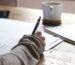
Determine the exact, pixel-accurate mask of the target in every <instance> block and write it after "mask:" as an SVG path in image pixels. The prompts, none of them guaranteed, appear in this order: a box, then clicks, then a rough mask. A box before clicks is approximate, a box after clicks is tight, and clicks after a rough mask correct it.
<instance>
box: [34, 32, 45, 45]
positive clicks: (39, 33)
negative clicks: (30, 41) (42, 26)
mask: <svg viewBox="0 0 75 65" xmlns="http://www.w3.org/2000/svg"><path fill="white" fill-rule="evenodd" d="M35 35H36V36H37V37H39V39H40V40H41V42H42V43H43V44H44V45H45V37H44V36H43V35H42V32H36V33H35Z"/></svg>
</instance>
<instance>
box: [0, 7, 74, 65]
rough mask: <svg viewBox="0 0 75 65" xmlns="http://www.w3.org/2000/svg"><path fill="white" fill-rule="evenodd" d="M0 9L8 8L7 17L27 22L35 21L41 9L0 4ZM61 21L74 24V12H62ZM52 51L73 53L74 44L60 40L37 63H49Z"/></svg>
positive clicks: (39, 64) (46, 64) (40, 13)
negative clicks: (8, 13)
mask: <svg viewBox="0 0 75 65" xmlns="http://www.w3.org/2000/svg"><path fill="white" fill-rule="evenodd" d="M0 10H10V16H9V19H15V20H22V21H27V22H33V21H36V20H37V18H38V17H39V16H42V11H41V10H37V9H29V8H18V7H17V8H15V7H8V6H0ZM62 23H64V24H75V14H70V13H63V14H62ZM52 52H60V53H61V52H63V53H65V52H67V53H72V54H75V46H73V45H71V44H69V43H66V42H62V43H61V44H60V45H58V46H57V47H56V48H54V49H52V50H49V51H45V52H44V56H43V57H41V59H40V61H39V63H38V65H50V63H51V62H50V61H52V60H51V59H50V58H51V56H50V55H49V53H52ZM47 53H48V54H47ZM52 64H53V62H52ZM55 65H56V64H55ZM57 65H61V64H57ZM62 65H63V64H62ZM64 65H68V64H64Z"/></svg>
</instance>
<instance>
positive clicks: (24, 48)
mask: <svg viewBox="0 0 75 65" xmlns="http://www.w3.org/2000/svg"><path fill="white" fill-rule="evenodd" d="M39 38H40V37H38V36H37V35H33V36H23V38H21V40H20V41H19V43H18V45H16V46H15V47H14V48H13V49H12V50H11V52H10V53H8V54H5V55H2V56H0V63H1V64H0V65H36V64H37V63H38V61H39V59H40V55H41V54H42V53H43V51H44V44H43V43H44V42H42V40H40V39H39Z"/></svg>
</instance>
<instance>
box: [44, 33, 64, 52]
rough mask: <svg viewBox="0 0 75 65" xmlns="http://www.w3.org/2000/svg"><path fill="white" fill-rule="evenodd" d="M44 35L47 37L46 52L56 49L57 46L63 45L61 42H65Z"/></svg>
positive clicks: (46, 34)
mask: <svg viewBox="0 0 75 65" xmlns="http://www.w3.org/2000/svg"><path fill="white" fill-rule="evenodd" d="M43 35H44V36H45V38H46V39H45V42H46V46H45V50H46V51H47V50H50V49H52V48H54V47H56V45H58V44H61V42H63V40H61V39H60V38H58V37H54V36H53V35H50V34H48V33H46V32H43Z"/></svg>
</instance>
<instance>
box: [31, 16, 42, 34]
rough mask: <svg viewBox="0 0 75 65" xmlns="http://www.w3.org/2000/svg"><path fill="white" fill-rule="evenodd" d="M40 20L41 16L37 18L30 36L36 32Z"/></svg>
mask: <svg viewBox="0 0 75 65" xmlns="http://www.w3.org/2000/svg"><path fill="white" fill-rule="evenodd" d="M40 20H41V16H40V17H39V18H38V20H37V22H36V25H35V27H34V29H33V31H32V35H33V34H35V31H36V30H37V28H38V26H39V23H40Z"/></svg>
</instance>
